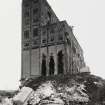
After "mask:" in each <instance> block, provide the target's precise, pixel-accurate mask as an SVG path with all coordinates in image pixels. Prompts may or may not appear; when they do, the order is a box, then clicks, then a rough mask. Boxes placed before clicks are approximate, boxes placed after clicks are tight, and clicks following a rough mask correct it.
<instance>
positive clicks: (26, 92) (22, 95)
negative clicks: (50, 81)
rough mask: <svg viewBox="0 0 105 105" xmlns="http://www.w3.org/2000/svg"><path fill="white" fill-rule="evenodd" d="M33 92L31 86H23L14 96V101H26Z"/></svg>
mask: <svg viewBox="0 0 105 105" xmlns="http://www.w3.org/2000/svg"><path fill="white" fill-rule="evenodd" d="M32 92H33V89H31V88H29V87H23V88H22V89H21V90H20V92H19V93H18V94H17V95H15V96H14V98H13V101H14V102H20V103H24V102H25V101H26V100H27V97H29V96H30V95H31V94H32Z"/></svg>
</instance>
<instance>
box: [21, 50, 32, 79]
mask: <svg viewBox="0 0 105 105" xmlns="http://www.w3.org/2000/svg"><path fill="white" fill-rule="evenodd" d="M29 76H30V53H29V51H23V52H22V78H25V77H29Z"/></svg>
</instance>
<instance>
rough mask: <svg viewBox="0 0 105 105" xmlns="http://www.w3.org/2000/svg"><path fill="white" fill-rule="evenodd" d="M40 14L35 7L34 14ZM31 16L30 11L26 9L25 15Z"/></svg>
mask: <svg viewBox="0 0 105 105" xmlns="http://www.w3.org/2000/svg"><path fill="white" fill-rule="evenodd" d="M37 14H38V8H36V9H33V15H37ZM29 16H30V11H29V10H28V11H25V13H24V17H26V18H27V17H29Z"/></svg>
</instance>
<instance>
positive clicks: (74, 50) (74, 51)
mask: <svg viewBox="0 0 105 105" xmlns="http://www.w3.org/2000/svg"><path fill="white" fill-rule="evenodd" d="M72 50H73V53H74V54H75V53H76V48H75V47H74V46H73V47H72Z"/></svg>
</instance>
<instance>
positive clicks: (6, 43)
mask: <svg viewBox="0 0 105 105" xmlns="http://www.w3.org/2000/svg"><path fill="white" fill-rule="evenodd" d="M48 1H49V3H50V5H51V6H52V8H53V9H54V11H55V13H56V14H57V16H58V17H59V19H60V20H67V22H68V24H69V25H71V26H74V34H75V36H76V38H77V40H78V41H79V43H80V45H81V46H82V48H83V50H84V56H85V61H86V63H87V65H88V66H89V67H90V70H91V72H92V74H95V75H98V76H101V77H103V78H105V66H104V65H105V61H104V59H105V46H104V45H105V0H48ZM20 73H21V0H2V1H1V2H0V90H1V89H3V90H6V89H9V90H12V89H17V88H18V85H19V79H20Z"/></svg>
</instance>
